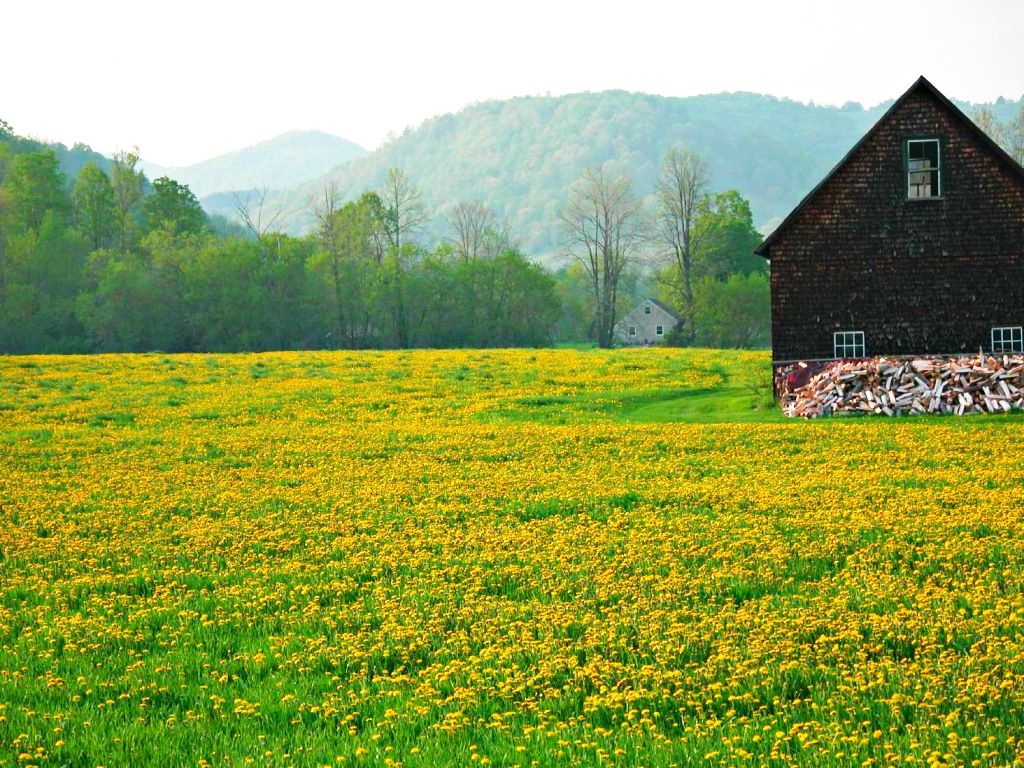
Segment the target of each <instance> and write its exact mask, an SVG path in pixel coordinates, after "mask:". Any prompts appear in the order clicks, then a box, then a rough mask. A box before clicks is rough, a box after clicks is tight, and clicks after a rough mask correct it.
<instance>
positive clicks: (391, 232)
mask: <svg viewBox="0 0 1024 768" xmlns="http://www.w3.org/2000/svg"><path fill="white" fill-rule="evenodd" d="M378 194H379V196H380V201H381V204H382V205H383V206H384V210H383V214H384V222H383V223H384V232H385V235H386V236H387V239H388V244H389V245H390V247H391V248H392V250H393V251H395V252H396V253H400V252H401V251H402V247H403V246H404V245H406V244H411V238H412V235H413V234H414V233H415V232H416V230H417V229H419V227H421V226H422V225H423V224H424V222H426V220H427V215H426V211H425V209H424V207H423V194H422V193H421V192H420V190H419V188H418V187H416V186H414V185H413V183H412V182H411V181H410V180H409V177H408V176H407V175H406V174H405V172H404V171H403V170H402V169H401V168H388V174H387V177H386V178H385V179H384V186H383V187H381V189H380V192H379V193H378Z"/></svg>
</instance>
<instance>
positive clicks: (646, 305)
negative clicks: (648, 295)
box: [644, 304, 651, 315]
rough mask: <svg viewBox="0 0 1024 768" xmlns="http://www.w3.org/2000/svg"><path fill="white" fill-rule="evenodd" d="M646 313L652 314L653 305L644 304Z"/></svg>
mask: <svg viewBox="0 0 1024 768" xmlns="http://www.w3.org/2000/svg"><path fill="white" fill-rule="evenodd" d="M644 314H645V315H649V314H651V305H650V304H644Z"/></svg>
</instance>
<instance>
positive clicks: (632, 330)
mask: <svg viewBox="0 0 1024 768" xmlns="http://www.w3.org/2000/svg"><path fill="white" fill-rule="evenodd" d="M629 335H630V336H636V326H635V325H631V326H629Z"/></svg>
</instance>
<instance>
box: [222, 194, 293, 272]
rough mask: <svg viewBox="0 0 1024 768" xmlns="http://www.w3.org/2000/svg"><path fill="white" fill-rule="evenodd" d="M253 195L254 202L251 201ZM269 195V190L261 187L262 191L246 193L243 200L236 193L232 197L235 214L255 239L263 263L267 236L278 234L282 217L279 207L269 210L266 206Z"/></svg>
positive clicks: (266, 253)
mask: <svg viewBox="0 0 1024 768" xmlns="http://www.w3.org/2000/svg"><path fill="white" fill-rule="evenodd" d="M254 194H255V197H256V199H255V200H253V195H254ZM269 194H270V190H268V189H267V188H266V187H263V188H262V189H256V190H250V191H248V192H246V193H245V200H243V199H242V198H241V197H239V196H238V194H237V193H236V194H235V195H234V207H235V213H237V214H238V218H239V219H241V220H242V224H243V225H245V228H246V229H248V230H249V232H250V233H251V234H252V236H253V237H254V238H255V239H256V242H257V243H258V244H259V247H260V255H261V256H262V257H263V260H264V261H266V260H267V258H268V251H267V247H268V246H267V239H268V235H270V234H273V233H279V232H280V219H281V215H282V210H281V208H280V207H274V208H270V207H269V206H268V205H267V196H268V195H269Z"/></svg>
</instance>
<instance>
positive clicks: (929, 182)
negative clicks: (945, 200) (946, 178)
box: [907, 139, 942, 199]
mask: <svg viewBox="0 0 1024 768" xmlns="http://www.w3.org/2000/svg"><path fill="white" fill-rule="evenodd" d="M941 177H942V169H941V165H940V161H939V140H938V139H911V140H910V141H908V142H907V197H909V198H912V199H918V198H925V197H939V196H941V195H942V178H941Z"/></svg>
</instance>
